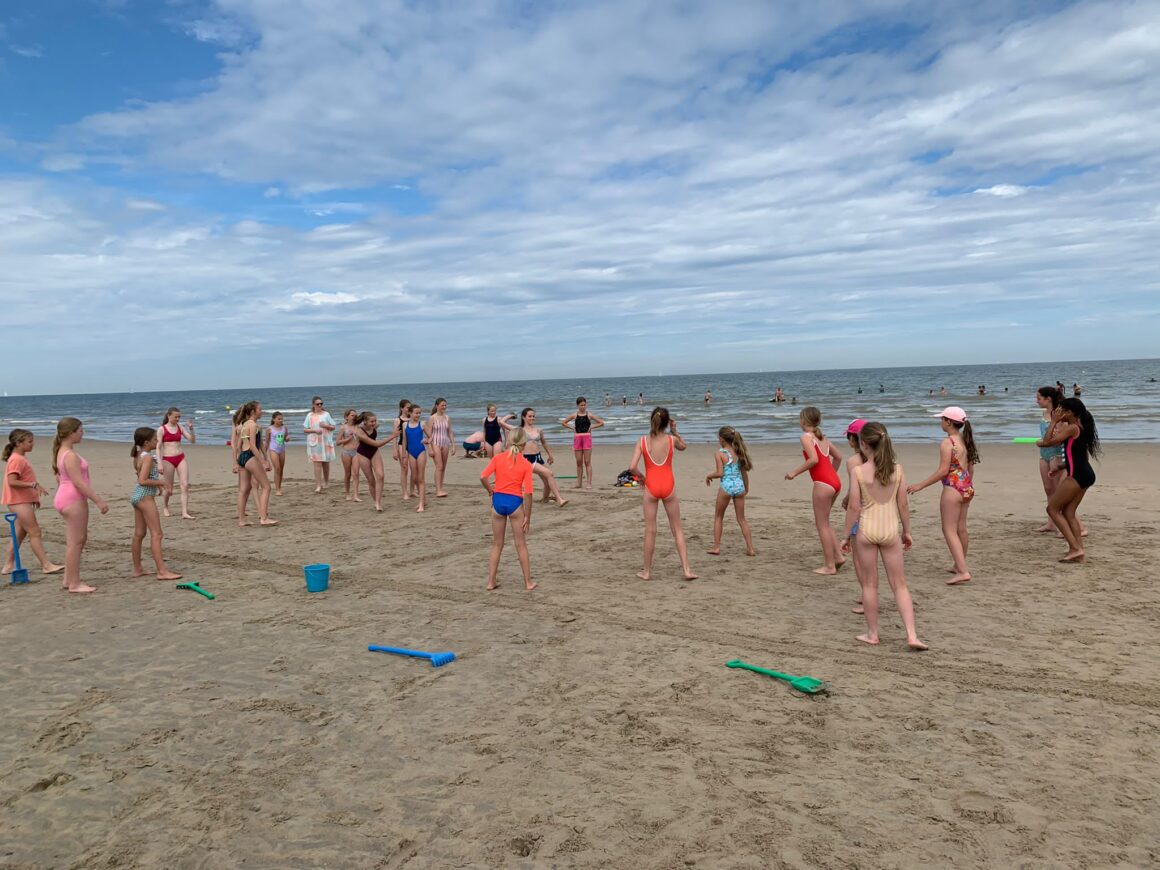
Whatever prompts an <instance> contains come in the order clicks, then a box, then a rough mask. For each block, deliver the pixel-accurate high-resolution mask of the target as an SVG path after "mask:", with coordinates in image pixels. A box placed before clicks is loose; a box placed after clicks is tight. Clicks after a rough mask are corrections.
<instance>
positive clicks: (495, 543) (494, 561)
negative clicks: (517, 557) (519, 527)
mask: <svg viewBox="0 0 1160 870" xmlns="http://www.w3.org/2000/svg"><path fill="white" fill-rule="evenodd" d="M506 533H507V517H502V516H500V515H499V514H497V513H496V512H495V511H494V510H493V511H492V512H491V555H490V556H489V557H488V560H487V590H488V591H489V592H490V591H491V590H493V589H498V588H499V581H498V580H497V579H496V577H497V575H498V574H499V557H500V556H502V555H503V538H504V535H505V534H506Z"/></svg>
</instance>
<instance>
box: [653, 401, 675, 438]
mask: <svg viewBox="0 0 1160 870" xmlns="http://www.w3.org/2000/svg"><path fill="white" fill-rule="evenodd" d="M669 419H670V418H669V409H668V408H661V407H659V406H658V407H656V408H653V409H652V413H651V414H649V417H648V426H649V434H650V435H660V434H661V433H662V432H664V431H665V430H666V429H668V428H669Z"/></svg>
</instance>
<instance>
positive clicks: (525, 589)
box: [524, 583, 540, 592]
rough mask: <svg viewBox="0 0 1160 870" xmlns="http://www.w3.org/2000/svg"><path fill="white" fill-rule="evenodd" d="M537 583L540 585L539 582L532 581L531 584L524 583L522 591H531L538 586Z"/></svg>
mask: <svg viewBox="0 0 1160 870" xmlns="http://www.w3.org/2000/svg"><path fill="white" fill-rule="evenodd" d="M539 585H540V584H539V583H532V584H531V585H530V586H529V585H528V584H527V583H525V584H524V591H525V592H531V591H532V590H533V589H535V588H536V587H537V586H539Z"/></svg>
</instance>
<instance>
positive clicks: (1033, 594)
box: [0, 439, 1160, 868]
mask: <svg viewBox="0 0 1160 870" xmlns="http://www.w3.org/2000/svg"><path fill="white" fill-rule="evenodd" d="M712 449H713V448H711V447H710V446H708V445H696V446H691V447H690V449H689V451H688V452H687V453H686V454H683V455H681V456H679V457H678V460H677V463H676V473H677V477H678V480H679V485H680V489H679V492H680V495H681V498H682V500H683V514H684V518H685V524H686V530H687V532H688V534H689V539H690V549H691V553H692V559H693V567H694V568H695V569H696V570H697V571H699V572H700V575H701V579H700V580H698V581H697V582H695V583H684V582H682V581H681V580H680V579H679V569H678V565H677V561H676V557H675V554H674V551H673V547H672V540H671V537H670V536H669V535H668V531H667V528H666V527H665V525H664V521H663V519H662V521H661V529H660V534H659V538H658V545H659V546H658V557H657V562H656V567H655V576H656V579H655V581H654V582H651V583H643V582H641V581H639V580H637V579H636V578H635V577H634V573H635V572H636V571H637V570H638V569H639V567H640V549H641V521H640V505H639V504H638V502H639V500H640V495H639V491H631V490H628V491H625V490H616V489H613V488H611V487H610V486H607V485H604V486H601V487H599V488H597V489H596V490H595V491H593V492H581V493H578V494H577V495H576V497H575V499H574V501H573V503H572V504H570V505H568V506H567V507H565V508H556V507H549V508H545V509H541V508H539V506H537V511H536V514H535V520H534V528H533V537H532V539H531V553H532V562H533V569H534V573H535V577H536V579H537V580H538V581H539V582H540V584H541V587H540V589H539V590H537V591H536V592H534V593H531V594H527V593H524V592H523V591H522V589H521V583H520V582H519V572H518V566H517V564H516V561H515V553H514V550H513V548H512V547H511V546H510V544H509V547H508V549H507V550H506V551H505V554H504V563H503V566H502V569H501V581H502V582H503V587H502V588H501V589H500V590H498V591H497V592H495V593H490V594H489V593H485V592H484V591H483V586H484V581H485V569H486V558H487V548H488V545H489V537H488V536H489V511H488V505H487V501H486V497H485V494H484V493H483V491H482V489H481V488H480V487H479V484H478V483H477V475H478V473H479V471H480V470H481V469H482V463H481V462H478V461H466V460H462V459H458V458H457V459H455V460H453V462H452V466H451V471H450V475H449V482H450V483H449V489H450V493H451V495H450V497H449V498H446V499H440V500H438V501H436V500H434V499H432V500H431V506H430V511H429V512H428V513H426V514H422V515H419V514H416V513H415V512H414V511H413V506H414V502H411V503H409V505H407V506H405V505H404V504H403V503H402V502H401V501H400V500H399V498H398V484H397V475H396V474H395V470H394V466H393V463H391V462H390V461H389V460H388V463H387V464H388V483H389V486H388V490H387V492H388V498H387V501H386V507H387V510H386V511H385V512H384V513H383V514H381V515H376V514H375V513H374V512H373V511H372V510H371V506H370V503H369V501H364V502H363V503H362V504H358V505H356V504H349V503H346V502H344V501H343V497H342V491H341V486H338V487H333V486H332V488H331V489H330V490H329V491H328V492H326V493H325V494H322V495H315V494H314V492H313V487H312V486H311V485H310V484H309V482H308V480H307V473H308V468H307V464H306V461H305V458H304V456H303V455H302V447H301V445H300V444H297V445H291V451H290V469H289V471H290V475H291V479H290V481H289V483H288V489H287V494H286V495H285V496H283V497H281V498H278V499H275V507H274V511H273V513H274V516H275V517H276V518H277V519H280V520H281V521H282V524H281V525H280V526H278V527H276V528H257V527H253V528H248V529H244V530H239V529H238V528H237V527H236V525H235V521H234V517H233V504H234V497H235V489H234V484H233V477H232V475H230V474H229V471H228V460H227V454H226V450H225V448H221V447H197V448H194V449H193V450H192V451H190V460H191V464H192V469H193V474H194V477H195V480H196V485H195V489H194V495H193V502H192V506H193V509H194V512H195V513H196V514H197V515H198V517H199V519H198V520H197V521H196V522H183V521H181V520H179V519H176V518H175V519H171V520H167V521H166V533H167V535H168V538H167V541H166V551H167V554H168V557H169V560H170V564H171V566H172V567H173V568H174V569H175V570H178V571H181V572H184V574H185V575H186V578H187V579H190V580H196V581H199V582H200V583H201V584H202V585H203V586H204V587H205V588H207V589H209V590H211V591H212V592H214V593H216V595H217V599H216V600H215V601H212V602H211V601H207V600H205V599H202V598H200V597H199V596H197V595H195V594H194V593H192V592H182V591H176V590H175V589H174V588H173V584H172V583H161V582H158V581H156V580H149V579H145V580H132V579H129V576H128V574H129V551H128V541H129V533H130V529H131V527H132V510H131V508H130V507H129V505H128V503H127V496H128V493H129V491H130V489H131V486H132V472H131V470H130V467H129V459H128V456H127V448H126V447H125V446H124V445H112V444H99V443H92V442H86V443H85V444H83V445H82V446H81V448H80V452H81V453H82V454H84V455H85V456H86V457H87V458H88V459H89V460H90V461H91V462H92V465H93V475H94V481H95V483H96V485H97V487H98V489H99V491H101V492H102V493H103V494H105V495H106V496H107V497H109V498H110V499H111V501H112V502H113V508H112V509H111V510H110V512H109V514H108V515H107V516H104V517H101V516H98V515H96V514H95V513H94V516H93V520H92V523H91V533H90V534H91V537H90V541H89V548H88V550H87V552H86V556H85V562H84V572H83V575H84V577H85V579H86V580H88V581H90V582H92V583H94V584H96V585H98V586H99V587H100V592H99V593H98V594H96V595H93V596H69V595H66V594H64V593H63V592H61V591H60V588H59V587H60V583H59V580H58V579H57V578H55V577H49V578H42V577H41V576H40V575H39V572H38V571H36V570H35V569H34V570H33V572H32V573H33V579H34V582H33V583H32V584H31V585H29V586H26V587H11V586H8V585H7V583H5V584H4V585H3V586H2V587H0V623H2V626H0V641H2V642H0V655H2V658H3V662H2V665H0V674H2V686H3V693H2V698H3V710H4V713H3V723H4V729H3V735H4V739H3V740H0V783H2V784H0V867H4V868H14V867H20V868H49V867H53V868H56V867H62V868H63V867H76V868H94V867H143V868H219V867H220V868H230V867H237V866H241V865H243V864H244V865H245V866H248V867H278V868H296V867H378V868H398V867H404V866H406V867H408V868H418V867H639V868H654V867H655V868H669V867H678V868H683V867H688V866H698V867H753V868H764V867H898V868H908V867H920V866H922V867H948V866H955V867H1004V868H1008V867H1028V868H1031V867H1036V868H1038V867H1089V866H1090V867H1096V866H1098V867H1115V866H1119V867H1144V866H1155V865H1156V864H1157V862H1158V861H1160V846H1158V844H1160V799H1158V798H1160V795H1158V786H1157V782H1158V781H1160V761H1158V759H1157V751H1158V745H1160V687H1158V685H1157V676H1158V674H1160V653H1158V651H1157V644H1156V638H1157V635H1158V629H1160V606H1158V605H1160V591H1158V585H1157V581H1156V578H1155V567H1156V564H1157V556H1158V555H1160V552H1158V549H1160V548H1158V535H1157V527H1158V509H1157V501H1156V494H1157V488H1156V485H1155V480H1154V476H1153V474H1152V469H1154V468H1155V467H1156V464H1157V460H1158V459H1160V447H1157V446H1152V445H1133V446H1117V445H1111V446H1109V449H1108V451H1107V452H1108V455H1107V457H1106V459H1105V461H1104V462H1103V463H1102V465H1100V466H1098V467H1097V472H1098V474H1099V483H1098V484H1097V486H1096V487H1095V489H1094V490H1092V492H1091V493H1090V495H1089V497H1088V500H1087V501H1086V503H1085V504H1084V506H1083V511H1082V514H1083V515H1084V517H1085V518H1086V521H1087V522H1088V524H1089V525H1090V527H1091V530H1092V532H1091V537H1090V540H1089V562H1088V564H1087V565H1084V566H1060V565H1058V564H1057V563H1056V558H1057V557H1058V556H1060V555H1062V553H1063V552H1064V546H1063V543H1062V542H1061V541H1059V540H1058V539H1056V538H1054V537H1053V536H1048V535H1038V534H1035V533H1034V532H1033V529H1034V528H1035V527H1036V526H1037V525H1039V524H1040V523H1041V522H1042V520H1043V512H1042V501H1043V499H1042V492H1041V489H1040V484H1039V478H1038V474H1037V470H1036V457H1035V453H1034V448H1029V447H1012V446H989V445H985V446H984V448H983V458H984V464H983V465H982V466H980V467H979V469H978V475H977V477H978V482H977V486H978V488H979V496H978V498H977V500H976V502H975V504H974V506H973V508H972V510H971V532H972V548H971V558H970V563H971V567H972V569H973V571H974V575H975V580H974V581H973V582H971V583H969V584H966V585H965V586H961V587H955V588H951V587H947V586H946V585H944V583H943V580H944V578H945V574H944V573H943V571H944V569H945V568H946V567H947V566H948V564H949V558H948V555H947V551H946V548H945V546H944V544H943V541H942V537H941V534H940V532H939V527H938V517H937V497H938V496H937V488H932V489H930V490H928V491H926V492H924V493H922V494H920V495H919V496H917V497H916V498H915V499H914V500H913V510H914V517H915V519H914V537H915V541H916V544H915V548H914V550H913V552H912V553H911V554H910V555H909V556H908V557H907V573H908V578H909V582H910V588H911V590H912V591H913V593H914V596H915V599H916V603H917V608H918V625H919V631H920V633H921V636H922V637H923V638H924V639H925V640H927V641H928V642H929V643H930V644H931V647H932V649H931V651H930V652H928V653H923V654H915V653H910V652H908V651H907V650H906V647H905V644H904V637H903V634H902V629H901V626H900V624H899V621H898V618H897V614H896V613H895V612H894V610H893V605H892V602H891V599H890V597H889V592H888V591H886V584H885V580H883V590H884V595H883V598H884V613H883V628H882V634H883V643H882V646H881V647H879V648H876V649H871V648H867V647H865V646H863V645H861V644H859V643H857V642H856V641H855V640H854V635H855V634H856V633H858V632H860V631H862V630H863V628H864V624H863V622H862V621H861V618H860V617H857V616H854V615H853V614H852V613H851V612H850V606H851V603H852V601H853V598H854V595H855V581H854V575H853V571H852V570H850V566H847V567H846V568H844V569H842V571H841V573H840V574H839V576H838V577H836V578H822V577H818V576H815V575H814V574H812V573H811V572H810V569H812V568H814V567H816V566H817V565H818V564H819V546H818V542H817V538H816V536H815V534H814V530H813V522H812V518H811V515H810V508H809V492H810V487H809V482H808V481H807V480H804V479H801V480H797V481H794V482H792V483H787V482H785V481H784V480H783V479H782V476H783V474H784V473H785V471H787V470H789V469H790V468H792V467H793V465H794V464H796V462H797V454H796V453H795V451H794V450H793V449H791V448H789V447H784V448H782V447H777V448H759V449H757V450H756V451H755V460H756V463H757V468H756V469H755V471H754V473H753V486H754V490H753V494H752V495H751V496H750V498H749V514H750V518H751V521H752V524H753V529H754V535H755V539H756V544H757V548H758V550H759V555H758V556H757V557H756V558H752V559H751V558H747V557H746V556H745V555H744V554H743V547H742V542H741V538H740V535H739V533H738V531H737V527H736V525H735V523H733V520H732V518H731V516H730V517H728V518H727V524H726V527H725V540H724V555H723V556H721V557H720V558H716V559H714V558H712V557H710V556H707V555H705V550H706V549H707V547H708V545H709V542H710V536H711V523H712V509H711V500H712V498H713V496H714V494H715V491H716V484H714V487H713V488H712V489H710V488H706V487H705V486H704V484H703V478H704V475H705V473H706V472H708V471H709V470H711V468H712V458H711V455H712ZM557 453H558V456H559V458H560V460H561V461H560V463H559V465H558V466H557V468H558V470H559V471H560V473H561V474H568V473H573V468H572V467H571V466H572V464H573V463H572V461H571V455H570V451H569V450H567V449H559V450H558V451H557ZM629 456H630V451H629V449H628V448H625V447H609V446H602V445H600V444H599V439H598V440H597V451H596V458H597V465H598V480H601V481H603V482H605V483H606V484H607V483H610V482H611V481H612V479H613V478H614V476H615V473H616V472H617V471H618V470H620V469H621V468H623V467H625V466H626V465H627V464H628V459H629ZM901 458H902V460H903V463H904V465H905V467H906V469H907V472H908V475H909V477H910V478H911V479H919V478H920V477H921V476H923V475H925V474H927V473H929V472H930V471H931V470H933V468H934V465H935V463H936V459H937V446H936V445H935V443H934V442H933V441H932V443H931V444H930V445H926V446H908V447H904V448H903V449H902V451H901ZM32 459H33V461H34V465H35V466H36V468H37V469H38V471H39V473H40V476H41V479H42V480H50V479H51V478H50V476H49V474H48V443H47V441H46V440H45V439H42V440H41V442H40V446H39V447H38V449H37V451H36V452H34V453H33V454H32ZM335 469H336V470H338V469H339V466H338V465H337V464H336V465H335ZM432 479H433V470H432V469H430V468H429V470H428V480H429V481H431V480H432ZM564 483H565V485H568V484H570V483H571V481H565V482H564ZM431 489H432V490H433V487H431ZM41 516H42V521H43V523H44V525H45V528H46V535H47V541H48V546H49V553H50V555H51V556H53V557H54V558H57V559H58V560H59V559H62V558H63V526H62V524H61V521H60V520H59V518H58V517H57V516H56V514H55V513H54V512H53V511H52V510H51V509H48V510H46V511H44V512H42V514H41ZM839 522H840V518H839V515H838V512H837V511H836V512H835V515H834V523H835V526H837V525H838V523H839ZM30 555H31V554H29V556H30ZM315 561H326V562H330V563H331V564H332V565H333V566H334V571H333V577H332V581H331V588H330V590H329V591H328V592H325V593H322V594H317V595H311V594H308V593H307V592H306V591H305V588H304V582H303V577H302V566H303V565H305V564H307V563H310V562H315ZM371 643H384V644H399V645H404V646H411V647H415V648H419V649H428V650H452V651H454V652H455V653H456V655H457V656H458V660H457V661H455V662H454V663H453V664H451V665H448V666H446V667H443V668H439V669H434V668H432V667H430V666H429V665H427V664H426V663H424V662H422V661H417V660H410V659H402V658H396V657H393V656H386V655H378V654H371V653H368V652H367V651H366V647H367V645H368V644H371ZM733 658H743V659H745V660H747V661H750V662H753V663H756V664H760V665H764V666H767V667H774V668H777V669H780V670H784V671H788V672H791V673H796V674H808V675H812V676H815V677H821V678H824V679H827V680H829V681H831V683H832V688H831V691H830V692H829V693H828V694H826V695H821V696H817V697H808V696H805V695H801V694H798V693H795V692H794V691H792V690H791V689H789V688H787V687H785V686H783V685H781V684H779V683H775V682H773V681H772V680H769V679H767V678H765V677H761V676H759V675H756V674H752V673H748V672H742V671H734V670H730V669H727V668H725V667H724V663H725V662H726V661H727V660H729V659H733Z"/></svg>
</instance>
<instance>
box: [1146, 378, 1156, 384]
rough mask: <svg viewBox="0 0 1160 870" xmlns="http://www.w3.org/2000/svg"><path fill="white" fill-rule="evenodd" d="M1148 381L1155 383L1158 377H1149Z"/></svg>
mask: <svg viewBox="0 0 1160 870" xmlns="http://www.w3.org/2000/svg"><path fill="white" fill-rule="evenodd" d="M1148 383H1150V384H1154V383H1156V379H1155V378H1148Z"/></svg>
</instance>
